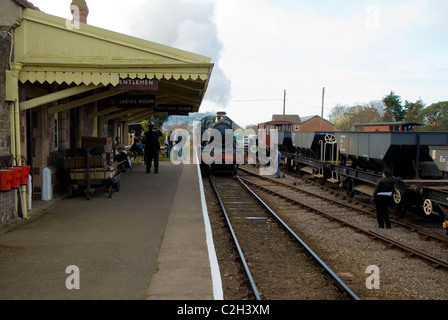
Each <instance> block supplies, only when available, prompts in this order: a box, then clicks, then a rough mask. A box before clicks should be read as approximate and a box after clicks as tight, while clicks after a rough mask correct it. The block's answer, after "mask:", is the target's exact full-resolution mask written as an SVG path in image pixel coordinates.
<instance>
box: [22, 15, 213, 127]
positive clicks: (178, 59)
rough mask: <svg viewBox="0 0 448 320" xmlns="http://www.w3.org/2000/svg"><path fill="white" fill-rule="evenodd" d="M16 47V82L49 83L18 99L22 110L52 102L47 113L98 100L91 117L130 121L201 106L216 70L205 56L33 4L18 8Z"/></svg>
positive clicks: (191, 110) (196, 110) (90, 114)
mask: <svg viewBox="0 0 448 320" xmlns="http://www.w3.org/2000/svg"><path fill="white" fill-rule="evenodd" d="M14 45H15V51H14V62H15V63H14V69H15V72H16V77H18V81H20V82H21V83H22V84H25V83H28V82H29V83H31V84H34V85H36V84H39V85H50V86H52V88H53V89H52V90H51V92H50V93H46V94H44V95H42V96H39V97H34V98H32V99H29V100H26V101H21V102H20V110H21V111H23V110H28V109H31V108H35V107H38V106H42V105H46V104H49V103H51V106H50V107H49V108H48V112H49V113H57V112H62V111H65V110H69V109H71V108H76V107H78V106H82V105H87V104H89V103H92V102H96V105H97V107H98V108H92V110H91V112H90V110H89V115H88V117H89V118H95V117H98V116H106V118H107V119H117V118H121V119H122V121H127V122H136V121H140V120H143V119H145V118H147V117H149V116H151V115H152V114H155V113H159V112H168V113H169V114H181V115H183V114H187V113H188V112H198V111H199V107H200V105H201V103H202V100H203V98H204V95H205V92H206V89H207V86H208V82H209V79H210V76H211V72H212V69H213V64H212V63H211V59H210V58H208V57H205V56H201V55H197V54H193V53H190V52H187V51H182V50H179V49H175V48H172V47H169V46H165V45H161V44H157V43H154V42H150V41H146V40H142V39H139V38H135V37H131V36H127V35H123V34H120V33H117V32H112V31H109V30H105V29H101V28H98V27H94V26H91V25H88V24H84V23H75V22H74V21H70V20H66V19H63V18H60V17H56V16H52V15H49V14H46V13H43V12H40V11H36V10H32V9H24V10H23V19H22V21H21V24H20V26H18V27H17V28H16V31H15V44H14ZM55 84H57V85H56V86H55Z"/></svg>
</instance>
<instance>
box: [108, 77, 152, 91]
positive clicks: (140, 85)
mask: <svg viewBox="0 0 448 320" xmlns="http://www.w3.org/2000/svg"><path fill="white" fill-rule="evenodd" d="M113 89H114V90H152V91H157V90H159V80H157V79H156V78H154V79H151V80H150V79H139V78H136V79H130V78H126V79H121V78H120V82H119V83H118V84H117V85H116V86H115V87H113Z"/></svg>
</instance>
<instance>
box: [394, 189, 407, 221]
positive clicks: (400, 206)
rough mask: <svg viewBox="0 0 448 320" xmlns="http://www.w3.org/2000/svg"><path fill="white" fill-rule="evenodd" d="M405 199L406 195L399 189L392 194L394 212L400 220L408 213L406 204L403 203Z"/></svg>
mask: <svg viewBox="0 0 448 320" xmlns="http://www.w3.org/2000/svg"><path fill="white" fill-rule="evenodd" d="M403 197H404V195H403V194H402V193H401V191H400V190H398V189H395V191H394V193H393V194H392V200H393V201H394V202H393V210H394V212H395V214H396V215H397V216H398V217H399V218H403V217H404V215H405V214H406V211H407V207H406V202H405V201H403Z"/></svg>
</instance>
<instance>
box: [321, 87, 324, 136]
mask: <svg viewBox="0 0 448 320" xmlns="http://www.w3.org/2000/svg"><path fill="white" fill-rule="evenodd" d="M324 105H325V87H324V88H323V89H322V111H321V114H320V131H322V128H323V124H324Z"/></svg>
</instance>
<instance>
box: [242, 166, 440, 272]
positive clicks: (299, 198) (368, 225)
mask: <svg viewBox="0 0 448 320" xmlns="http://www.w3.org/2000/svg"><path fill="white" fill-rule="evenodd" d="M240 170H241V171H240V172H243V173H242V176H241V179H243V181H245V182H246V183H247V184H249V185H251V187H253V188H256V189H257V190H262V191H263V192H267V193H269V194H271V195H275V196H276V197H280V198H282V199H284V200H286V201H288V202H290V203H292V204H293V205H295V206H298V207H300V208H306V209H307V210H310V211H312V212H315V213H317V214H319V215H321V216H323V217H325V218H327V219H329V220H331V221H337V222H339V223H340V224H342V225H344V226H348V227H350V228H353V229H355V230H356V231H358V232H362V233H364V234H367V235H368V236H370V237H371V238H373V239H379V240H381V241H383V242H385V243H387V245H388V246H390V247H397V248H400V249H401V250H403V251H405V252H407V253H408V254H409V255H412V256H418V257H419V258H421V259H423V260H425V261H427V262H429V263H431V264H432V265H433V266H434V267H441V268H445V269H448V257H447V254H446V246H447V243H448V241H447V239H446V237H445V236H441V235H438V234H435V233H432V232H430V231H428V230H424V229H423V228H421V227H419V226H416V225H413V224H409V223H405V222H401V221H397V220H393V222H394V223H395V224H396V225H398V226H400V227H403V228H406V230H409V232H408V234H406V237H405V238H404V239H403V238H400V239H397V238H394V235H395V233H389V234H384V233H380V232H376V231H373V230H372V227H373V226H374V225H376V223H375V222H374V210H372V208H369V207H368V206H366V205H365V204H362V203H358V202H356V201H353V200H352V199H347V198H346V197H345V196H343V195H341V194H340V193H338V192H334V191H333V190H329V189H325V187H322V186H319V185H317V184H316V185H309V184H305V183H298V182H296V181H293V180H289V179H270V178H267V177H260V176H258V175H256V174H255V173H253V172H251V171H249V170H244V169H242V168H240ZM279 180H288V182H289V183H285V182H281V181H279ZM360 213H361V214H360ZM416 234H417V237H418V239H415V238H416ZM422 237H424V239H423V240H428V239H431V240H434V241H437V243H439V244H440V251H438V252H434V250H433V249H428V248H429V245H428V242H430V241H422ZM409 243H416V245H418V247H417V246H416V245H415V244H414V245H409ZM428 252H430V253H428Z"/></svg>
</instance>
